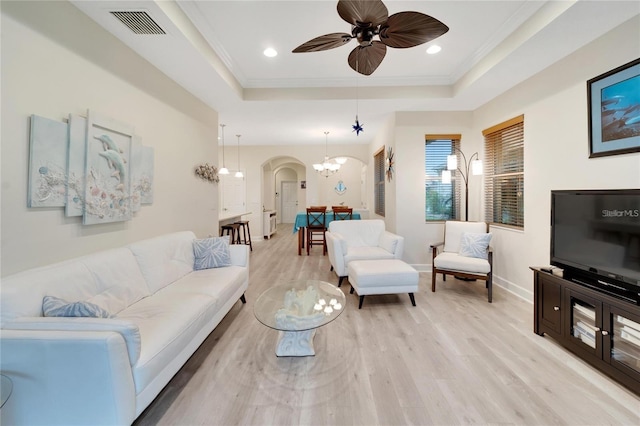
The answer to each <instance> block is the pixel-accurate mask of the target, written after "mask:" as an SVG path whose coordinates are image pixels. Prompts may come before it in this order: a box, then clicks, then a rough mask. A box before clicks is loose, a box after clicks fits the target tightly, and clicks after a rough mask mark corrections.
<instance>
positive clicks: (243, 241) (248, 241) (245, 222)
mask: <svg viewBox="0 0 640 426" xmlns="http://www.w3.org/2000/svg"><path fill="white" fill-rule="evenodd" d="M234 225H238V226H239V227H240V228H242V237H243V238H244V239H241V238H240V229H238V244H248V245H249V249H250V250H251V251H253V245H251V229H249V221H248V220H239V221H237V222H234ZM247 234H249V239H247Z"/></svg>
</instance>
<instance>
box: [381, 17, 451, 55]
mask: <svg viewBox="0 0 640 426" xmlns="http://www.w3.org/2000/svg"><path fill="white" fill-rule="evenodd" d="M447 31H449V27H447V26H446V25H445V24H443V23H442V22H440V21H438V20H437V19H436V18H433V17H431V16H429V15H425V14H424V13H420V12H399V13H394V14H393V15H391V16H389V19H388V20H387V22H385V23H384V24H382V25H381V26H380V34H379V36H380V41H381V42H383V43H384V44H386V45H387V46H389V47H396V48H400V49H404V48H407V47H414V46H418V45H419V44H422V43H426V42H428V41H431V40H433V39H435V38H438V37H440V36H441V35H443V34H444V33H446V32H447Z"/></svg>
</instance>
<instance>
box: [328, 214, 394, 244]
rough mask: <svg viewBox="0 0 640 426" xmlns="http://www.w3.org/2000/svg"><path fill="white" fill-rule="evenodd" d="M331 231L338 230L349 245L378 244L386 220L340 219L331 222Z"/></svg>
mask: <svg viewBox="0 0 640 426" xmlns="http://www.w3.org/2000/svg"><path fill="white" fill-rule="evenodd" d="M329 232H337V233H339V234H341V235H342V237H343V238H344V239H345V240H346V241H347V244H348V245H349V247H365V246H373V247H375V246H377V245H378V242H379V240H380V235H381V234H382V233H383V232H384V221H382V220H380V219H371V220H338V221H333V222H331V223H330V224H329Z"/></svg>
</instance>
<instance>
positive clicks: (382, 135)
mask: <svg viewBox="0 0 640 426" xmlns="http://www.w3.org/2000/svg"><path fill="white" fill-rule="evenodd" d="M396 115H397V113H396V114H395V115H392V116H391V117H389V118H388V119H387V121H386V122H385V123H384V124H383V125H382V126H381V128H380V131H379V132H378V134H377V135H376V137H375V138H374V140H373V142H372V143H371V145H369V153H368V157H369V158H368V164H371V167H368V168H367V182H368V183H367V187H368V188H369V189H368V190H369V191H370V192H369V194H368V196H367V197H366V199H367V206H368V208H369V211H370V213H369V215H370V218H371V219H382V220H384V221H385V228H386V229H387V231H389V232H396V231H397V229H396V209H397V208H398V206H396V199H397V198H396V185H397V182H398V179H397V178H398V175H399V174H402V173H404V172H405V171H404V169H402V168H401V167H400V166H397V167H395V172H394V174H393V178H392V179H391V181H389V180H386V179H385V188H384V196H385V201H384V203H385V215H384V216H380V215H377V214H376V213H375V210H376V209H375V202H374V193H373V182H374V175H375V170H374V169H375V167H374V166H373V156H374V154H375V153H376V152H377V151H378V150H379V149H380V148H382V147H384V149H385V154H384V155H385V158H386V155H387V154H386V152H387V149H388V148H389V147H391V148H392V149H393V152H395V153H396V155H395V157H394V158H395V159H397V158H398V153H397V149H396V134H395V125H396ZM423 161H424V160H423ZM396 165H398V163H396ZM399 200H400V202H401V203H402V204H404V200H402V199H399ZM399 207H400V208H401V209H404V208H405V206H404V205H401V206H399Z"/></svg>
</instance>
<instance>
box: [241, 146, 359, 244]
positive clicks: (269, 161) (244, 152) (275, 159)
mask: <svg viewBox="0 0 640 426" xmlns="http://www.w3.org/2000/svg"><path fill="white" fill-rule="evenodd" d="M325 151H326V149H325V146H324V145H298V146H296V145H293V146H288V145H268V146H263V145H257V146H246V145H245V146H240V157H241V163H242V164H243V167H246V173H245V180H246V186H247V211H251V212H252V214H251V215H247V216H243V218H244V219H245V220H250V221H251V231H252V235H262V219H261V218H262V205H263V201H264V205H265V208H267V209H273V210H276V204H277V202H276V200H275V199H273V198H271V197H272V194H275V190H276V189H275V186H274V185H275V179H274V178H273V179H272V176H273V171H275V170H277V168H278V167H280V166H282V165H283V164H285V163H290V162H296V163H299V164H300V165H303V166H304V168H305V170H306V175H304V176H302V177H300V175H299V176H298V179H299V180H306V182H307V187H306V189H300V191H299V194H298V202H299V209H300V210H302V209H303V208H305V207H307V206H311V205H317V204H319V203H320V201H321V195H320V191H321V187H322V185H324V180H325V178H324V177H322V176H320V175H319V174H318V173H317V172H316V171H315V170H314V169H313V164H314V163H317V162H318V161H320V160H322V159H323V158H324V155H325ZM329 151H330V152H331V153H332V154H334V155H335V156H341V157H349V158H351V159H356V160H360V161H361V162H364V163H367V161H368V159H367V157H368V155H367V152H368V146H367V145H340V144H337V145H329ZM281 157H284V158H281ZM349 161H351V160H349ZM354 162H355V161H354ZM301 167H302V166H301ZM300 170H302V169H300ZM271 181H272V182H273V183H270V182H271ZM265 182H266V185H265V184H264V183H265ZM269 191H271V192H269ZM270 203H271V204H270ZM269 205H272V206H273V207H271V208H270V207H269ZM254 229H256V231H254Z"/></svg>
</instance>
